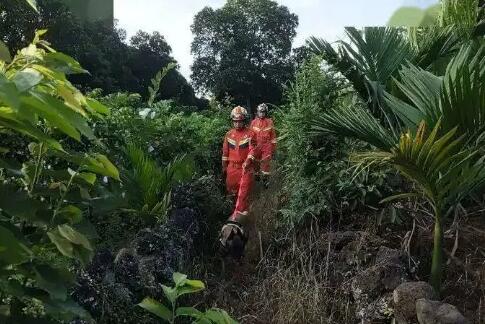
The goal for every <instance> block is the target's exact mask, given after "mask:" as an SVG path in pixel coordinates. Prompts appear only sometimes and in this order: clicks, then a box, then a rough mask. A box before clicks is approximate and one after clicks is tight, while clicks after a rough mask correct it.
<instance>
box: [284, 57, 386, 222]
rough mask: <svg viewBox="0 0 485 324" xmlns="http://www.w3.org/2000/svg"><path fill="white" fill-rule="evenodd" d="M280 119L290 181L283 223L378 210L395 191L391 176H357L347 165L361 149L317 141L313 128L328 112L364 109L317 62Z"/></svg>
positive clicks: (307, 68)
mask: <svg viewBox="0 0 485 324" xmlns="http://www.w3.org/2000/svg"><path fill="white" fill-rule="evenodd" d="M286 99H287V101H286V104H285V105H284V106H282V107H281V109H280V110H279V111H278V113H277V115H276V119H277V121H276V123H277V124H278V125H280V133H281V136H280V137H281V140H280V143H281V144H280V149H279V152H280V153H279V155H280V157H281V161H282V163H281V166H280V167H281V169H282V171H283V173H284V175H285V178H284V190H285V193H286V204H285V206H284V208H283V209H282V210H281V211H282V216H283V222H284V223H285V224H290V225H295V224H298V223H301V222H304V221H305V220H306V219H307V218H308V217H317V218H320V217H326V216H329V215H333V214H337V215H340V214H342V212H343V211H349V210H350V211H352V210H357V209H359V208H362V207H363V206H365V205H376V204H377V203H378V201H379V200H380V199H382V198H384V197H385V196H384V195H385V193H386V192H388V191H390V190H391V188H390V186H388V185H387V178H388V176H389V175H388V173H387V172H386V171H380V172H373V171H366V172H362V173H358V174H357V175H356V174H355V172H354V171H355V169H353V168H352V165H351V164H350V163H349V162H347V161H348V156H349V154H350V153H351V152H353V151H355V150H356V149H357V148H358V147H359V146H361V145H362V144H359V143H357V142H350V141H344V140H343V139H341V138H338V137H336V136H332V135H329V136H327V137H315V136H313V135H312V133H311V132H309V131H308V124H309V122H310V121H312V120H314V119H315V117H316V116H319V115H320V114H322V113H323V112H324V111H326V110H328V109H332V108H335V107H337V106H339V105H348V104H361V103H359V102H358V101H357V100H356V99H355V96H354V93H353V90H352V88H351V87H349V85H348V84H347V83H346V82H345V81H344V80H343V78H342V77H341V76H340V75H338V74H337V73H335V72H334V71H332V70H330V69H328V68H327V67H326V66H325V65H323V64H322V60H321V59H320V58H318V57H313V58H311V59H310V60H308V61H307V62H305V63H304V64H303V65H302V67H301V68H300V70H299V72H298V73H297V76H296V80H295V82H293V83H292V84H291V85H290V87H289V88H288V90H287V93H286Z"/></svg>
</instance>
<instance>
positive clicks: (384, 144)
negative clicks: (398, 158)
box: [310, 106, 398, 151]
mask: <svg viewBox="0 0 485 324" xmlns="http://www.w3.org/2000/svg"><path fill="white" fill-rule="evenodd" d="M310 130H311V132H312V133H313V134H314V135H317V136H318V135H324V134H325V133H332V134H336V135H339V136H345V137H351V138H355V139H358V140H361V141H363V142H366V143H369V144H371V145H373V146H375V147H377V148H379V149H381V150H384V151H389V150H390V149H391V148H392V147H394V146H395V145H396V143H397V141H398V137H397V136H396V134H394V133H393V132H391V131H388V130H387V129H385V128H384V127H383V126H382V125H381V123H380V122H379V120H378V119H376V118H375V117H374V116H372V114H371V113H370V112H369V111H368V110H366V109H364V108H361V107H354V106H347V107H344V108H340V109H333V110H330V111H329V112H327V113H325V114H322V115H320V116H319V117H317V118H316V119H314V120H313V121H312V123H311V125H310Z"/></svg>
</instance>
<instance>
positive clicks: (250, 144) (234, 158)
mask: <svg viewBox="0 0 485 324" xmlns="http://www.w3.org/2000/svg"><path fill="white" fill-rule="evenodd" d="M259 156H260V150H259V148H258V147H257V145H256V137H255V135H254V133H253V132H252V131H251V130H249V129H248V128H242V129H231V130H230V131H229V132H227V134H226V136H225V137H224V143H223V146H222V167H223V170H225V171H226V172H227V176H226V188H227V191H228V192H229V193H230V194H234V195H237V201H236V207H235V210H234V213H233V215H232V217H231V219H232V220H235V221H237V218H238V217H239V216H240V215H247V213H248V209H249V195H250V193H251V189H252V186H253V182H254V178H253V175H254V174H253V173H254V172H253V170H252V166H250V167H248V168H246V170H243V164H244V162H245V161H246V160H248V158H249V159H250V160H255V159H256V158H257V157H259Z"/></svg>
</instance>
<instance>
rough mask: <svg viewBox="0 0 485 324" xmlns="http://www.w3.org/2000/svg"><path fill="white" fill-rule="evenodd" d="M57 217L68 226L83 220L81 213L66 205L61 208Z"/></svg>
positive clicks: (77, 209) (75, 208) (74, 207)
mask: <svg viewBox="0 0 485 324" xmlns="http://www.w3.org/2000/svg"><path fill="white" fill-rule="evenodd" d="M57 215H58V216H59V217H62V219H64V220H66V221H68V222H69V223H70V224H77V223H79V222H80V221H81V220H82V218H83V216H82V211H81V210H80V209H79V208H77V207H76V206H73V205H68V206H65V207H63V208H61V209H60V210H59V212H58V213H57Z"/></svg>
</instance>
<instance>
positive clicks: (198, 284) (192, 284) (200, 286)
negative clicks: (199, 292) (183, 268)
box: [185, 280, 205, 289]
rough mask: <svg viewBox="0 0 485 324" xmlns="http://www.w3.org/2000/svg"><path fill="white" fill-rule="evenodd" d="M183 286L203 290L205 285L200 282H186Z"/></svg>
mask: <svg viewBox="0 0 485 324" xmlns="http://www.w3.org/2000/svg"><path fill="white" fill-rule="evenodd" d="M185 285H187V286H190V287H192V288H197V289H205V284H204V283H203V282H202V281H200V280H186V281H185Z"/></svg>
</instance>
